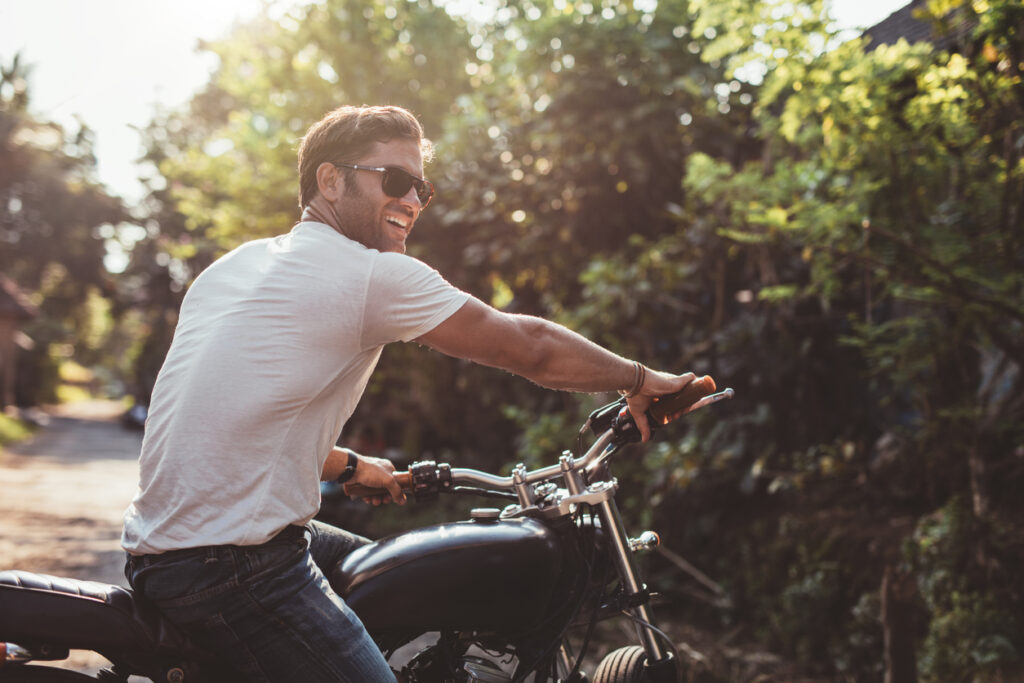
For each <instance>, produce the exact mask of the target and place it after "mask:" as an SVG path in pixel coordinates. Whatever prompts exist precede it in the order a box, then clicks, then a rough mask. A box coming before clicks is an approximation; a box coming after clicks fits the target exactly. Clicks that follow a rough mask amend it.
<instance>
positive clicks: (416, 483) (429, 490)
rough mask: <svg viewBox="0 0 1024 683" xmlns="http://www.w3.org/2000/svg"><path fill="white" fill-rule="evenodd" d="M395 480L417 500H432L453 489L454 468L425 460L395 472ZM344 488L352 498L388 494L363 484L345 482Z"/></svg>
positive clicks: (383, 490) (346, 493)
mask: <svg viewBox="0 0 1024 683" xmlns="http://www.w3.org/2000/svg"><path fill="white" fill-rule="evenodd" d="M395 481H396V482H398V485H399V486H400V487H401V489H402V491H403V492H405V493H411V494H412V495H413V497H414V498H416V500H418V501H423V500H430V499H431V498H434V497H436V496H437V494H438V493H439V492H440V491H447V490H451V487H452V470H451V466H450V465H448V464H446V463H441V464H437V463H435V462H434V461H433V460H423V461H421V462H415V463H413V464H412V465H410V466H409V471H408V472H395ZM342 488H343V489H344V491H345V495H347V496H349V497H350V498H369V497H371V496H380V495H387V491H386V490H385V489H378V488H370V487H369V486H363V485H362V484H345V485H344V486H343V487H342Z"/></svg>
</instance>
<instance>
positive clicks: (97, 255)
mask: <svg viewBox="0 0 1024 683" xmlns="http://www.w3.org/2000/svg"><path fill="white" fill-rule="evenodd" d="M28 72H29V69H28V68H27V67H26V66H25V65H24V64H22V63H21V61H20V59H19V57H18V56H15V57H14V58H13V60H12V63H11V65H10V66H7V65H4V66H3V67H2V68H0V272H3V274H4V275H6V276H7V277H9V278H11V279H12V280H14V281H15V282H16V283H17V284H18V286H19V287H20V288H21V289H22V290H24V291H26V292H28V293H30V295H31V298H32V299H33V303H34V304H35V305H36V306H37V308H38V310H39V316H38V317H37V318H36V319H35V320H34V321H32V322H31V323H29V324H28V325H26V326H25V329H24V331H25V333H26V334H28V335H29V336H30V337H31V338H32V339H33V340H34V342H35V350H33V351H32V352H29V353H24V354H21V356H20V357H19V379H18V387H17V400H18V402H19V403H22V404H32V403H36V402H40V401H43V400H47V399H50V398H52V396H53V393H52V392H53V390H54V386H55V385H54V383H53V382H52V379H53V377H54V375H55V370H56V368H55V366H54V363H55V360H54V359H53V358H51V357H50V356H49V354H48V353H47V352H46V350H47V349H48V348H50V346H51V345H54V344H76V343H77V342H78V341H79V335H80V334H81V335H85V336H86V337H89V336H90V334H91V332H90V330H95V326H96V325H97V324H99V325H102V324H103V323H99V322H98V320H97V317H96V316H95V315H93V314H92V312H91V306H92V305H95V304H96V301H97V300H96V297H97V296H103V295H109V294H111V293H112V290H113V287H112V284H111V282H110V279H109V274H108V273H107V271H106V270H105V268H104V267H103V256H104V254H105V248H104V241H105V237H104V234H105V232H106V231H107V230H113V226H114V225H117V224H119V223H120V222H121V221H122V220H124V219H125V218H126V217H127V215H126V212H125V210H124V208H123V207H122V205H121V202H120V200H119V199H117V198H116V197H111V196H110V195H108V194H107V192H106V191H105V190H104V189H103V187H102V186H101V185H100V184H99V182H98V181H97V180H96V177H95V166H96V159H95V157H94V155H93V134H92V131H90V130H89V129H88V128H87V127H85V126H82V127H81V128H80V129H79V130H78V131H77V132H75V133H69V132H68V131H65V130H64V129H63V128H62V127H61V126H59V125H57V124H54V123H49V122H45V121H40V120H38V119H37V118H36V117H34V116H32V115H31V114H30V113H29V110H28V105H29V100H30V98H29V84H28V76H29V73H28ZM98 341H99V340H98V338H97V337H95V336H92V337H91V338H87V339H86V340H85V345H86V346H89V345H90V344H95V343H96V342H98Z"/></svg>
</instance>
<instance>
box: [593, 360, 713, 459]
mask: <svg viewBox="0 0 1024 683" xmlns="http://www.w3.org/2000/svg"><path fill="white" fill-rule="evenodd" d="M715 389H717V387H716V385H715V380H714V379H712V378H711V376H710V375H704V376H703V377H698V378H697V379H695V380H693V381H692V382H690V383H689V384H687V385H686V386H685V387H683V388H682V389H681V390H679V391H677V392H676V393H674V394H666V395H665V396H659V397H658V398H656V399H654V403H653V404H652V405H651V407H650V408H648V409H647V421H648V423H649V424H650V425H651V429H657V428H659V427H664V426H665V425H667V424H669V423H671V422H675V421H676V420H677V419H679V418H680V417H682V416H683V415H685V414H686V413H689V412H692V411H694V410H696V409H697V408H701V407H703V406H706V405H708V404H709V403H715V402H717V401H720V400H722V399H724V398H732V395H733V390H732V389H726V390H724V391H721V392H719V393H717V394H716V393H715ZM587 424H588V425H589V426H590V429H591V430H593V432H594V433H595V434H601V433H603V432H604V431H605V430H606V429H611V430H612V431H613V432H614V433H615V436H616V438H617V439H618V440H619V441H620V442H627V443H628V442H633V441H639V440H640V430H639V429H637V426H636V422H634V421H633V416H632V415H630V414H629V410H628V408H627V407H626V399H624V398H622V399H619V400H618V401H615V402H614V403H609V404H608V405H606V406H602V407H601V408H598V409H597V410H595V411H594V412H593V413H591V414H590V417H589V418H588V420H587Z"/></svg>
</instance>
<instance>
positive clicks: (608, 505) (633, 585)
mask: <svg viewBox="0 0 1024 683" xmlns="http://www.w3.org/2000/svg"><path fill="white" fill-rule="evenodd" d="M561 469H562V474H563V478H564V480H565V483H566V487H567V488H568V489H569V493H570V494H572V496H574V497H581V496H584V495H585V493H586V491H587V490H589V489H585V488H584V482H583V478H582V476H581V475H580V473H579V472H578V471H576V470H575V468H574V467H573V459H572V456H571V455H570V454H568V453H566V454H564V455H563V456H562V459H561ZM523 488H525V487H523ZM604 494H605V495H602V496H600V500H591V501H587V502H590V503H591V504H593V505H594V506H595V507H596V508H597V511H598V515H599V516H600V518H601V528H602V529H604V531H605V533H606V534H607V535H608V537H607V541H608V546H609V550H610V552H611V556H612V560H613V561H614V562H615V568H616V570H617V571H618V573H619V578H620V579H621V580H622V586H623V589H624V590H625V592H626V597H627V598H636V597H639V596H641V594H642V593H644V592H645V586H644V585H643V583H641V582H640V579H639V573H638V572H637V567H636V562H635V560H634V558H633V550H632V546H631V544H630V540H629V537H628V536H627V535H626V527H625V525H624V524H623V523H622V515H621V514H619V507H618V505H617V504H616V503H615V498H614V496H613V495H608V492H607V491H604ZM520 497H522V493H520ZM652 536H654V535H653V534H652ZM654 538H655V540H656V538H657V537H656V536H654ZM627 611H628V612H629V614H630V615H631V616H632V617H633V624H634V626H635V628H636V632H637V637H638V638H639V639H640V643H641V644H642V645H643V648H644V652H645V653H646V654H647V673H648V680H651V681H659V682H660V681H663V680H664V681H674V680H676V664H677V663H676V662H675V661H674V660H673V657H672V656H671V654H669V653H667V652H666V651H665V649H664V648H663V647H662V644H661V643H660V642H659V641H658V634H657V632H656V629H655V627H654V615H653V614H652V612H651V609H650V607H648V606H647V604H646V602H643V601H642V602H640V603H639V604H637V605H635V606H632V607H628V608H627ZM559 658H560V661H561V662H562V664H563V666H564V665H566V664H567V663H568V660H569V655H568V653H567V652H566V650H565V648H564V647H563V648H562V649H561V650H560V651H559Z"/></svg>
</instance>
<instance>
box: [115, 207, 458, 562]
mask: <svg viewBox="0 0 1024 683" xmlns="http://www.w3.org/2000/svg"><path fill="white" fill-rule="evenodd" d="M468 298H469V295H468V294H466V293H465V292H462V291H460V290H458V289H456V288H455V287H453V286H452V285H450V284H449V283H448V282H446V281H445V280H444V279H443V278H442V277H441V275H440V274H438V272H437V271H436V270H434V269H432V268H430V267H429V266H427V265H426V264H424V263H422V262H420V261H417V260H416V259H414V258H411V257H409V256H405V255H403V254H395V253H381V252H378V251H377V250H375V249H368V248H366V247H364V246H363V245H362V244H359V243H358V242H355V241H353V240H350V239H348V238H347V237H344V236H343V235H341V234H340V233H338V232H336V231H335V230H333V229H332V228H330V227H329V226H327V225H324V224H322V223H314V222H304V223H300V224H298V225H297V226H295V228H294V229H292V231H291V232H290V233H288V234H286V235H281V236H279V237H276V238H273V239H263V240H257V241H254V242H249V243H247V244H244V245H242V246H241V247H239V248H238V249H235V250H234V251H232V252H231V253H229V254H227V255H225V256H224V257H222V258H221V259H219V260H218V261H217V262H216V263H214V264H213V265H211V266H210V267H209V268H208V269H206V270H205V271H204V272H203V273H202V274H201V275H200V276H199V277H198V278H196V281H195V283H194V284H193V285H192V287H191V288H190V289H189V291H188V293H187V294H186V296H185V300H184V303H183V304H182V307H181V313H180V316H179V320H178V326H177V328H176V330H175V333H174V341H173V343H172V344H171V348H170V351H169V352H168V354H167V358H166V360H165V361H164V365H163V368H162V369H161V370H160V375H159V377H158V378H157V381H156V385H155V388H154V390H153V398H152V403H151V405H150V412H149V419H148V420H147V422H146V434H145V438H144V440H143V443H142V456H141V459H140V470H141V473H140V483H139V490H138V492H137V493H136V495H135V499H134V500H133V501H132V503H131V505H130V506H129V507H128V509H127V510H126V511H125V518H124V534H123V536H122V539H121V540H122V545H123V546H124V548H125V549H126V550H128V551H129V552H131V553H134V554H144V553H161V552H166V551H168V550H175V549H179V548H190V547H196V546H205V545H224V544H231V545H253V544H258V543H263V542H265V541H267V540H269V539H270V538H272V537H273V536H274V535H275V534H276V533H277V532H279V531H281V530H282V529H283V528H285V527H286V526H288V525H289V524H303V523H305V522H307V521H309V520H310V519H311V518H312V517H313V515H315V514H316V512H317V510H318V508H319V506H320V487H319V481H320V473H321V470H322V469H323V466H324V462H325V461H326V459H327V455H328V453H329V452H330V450H331V448H332V447H333V446H334V444H335V443H336V441H337V439H338V436H339V435H340V434H341V429H342V427H343V426H344V424H345V421H346V420H348V418H349V417H350V416H351V415H352V411H353V410H354V409H355V407H356V403H357V402H358V401H359V398H360V397H361V396H362V393H363V390H364V389H365V388H366V383H367V381H368V380H369V378H370V374H371V373H372V372H373V369H374V367H375V366H376V364H377V360H378V358H380V352H381V347H382V346H383V345H384V344H387V343H388V342H393V341H398V340H401V341H410V340H412V339H415V338H417V337H419V336H421V335H423V334H425V333H427V332H429V331H430V330H432V329H434V327H436V326H437V325H438V324H440V323H441V322H443V321H444V320H445V319H447V318H448V317H449V316H451V315H452V314H453V313H455V312H456V311H457V310H458V309H459V308H461V307H462V305H463V304H464V303H465V302H466V300H467V299H468Z"/></svg>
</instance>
